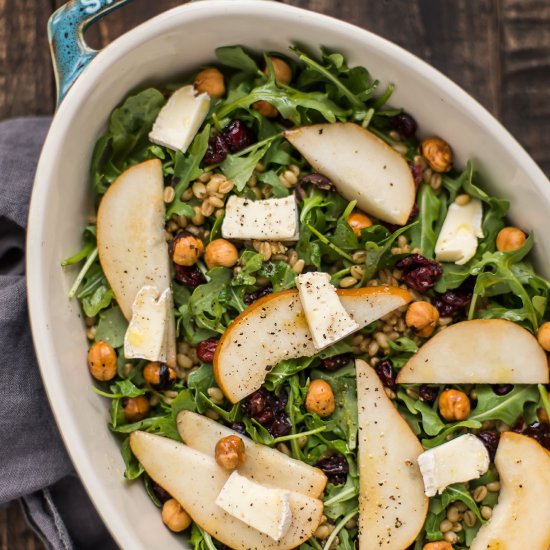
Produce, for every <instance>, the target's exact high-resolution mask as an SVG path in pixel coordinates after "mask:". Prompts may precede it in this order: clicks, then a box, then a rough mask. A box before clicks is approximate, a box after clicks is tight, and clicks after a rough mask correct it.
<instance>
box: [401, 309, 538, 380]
mask: <svg viewBox="0 0 550 550" xmlns="http://www.w3.org/2000/svg"><path fill="white" fill-rule="evenodd" d="M397 383H398V384H547V383H548V361H547V358H546V353H545V352H544V350H543V349H542V348H541V346H540V345H539V343H538V342H537V339H536V338H535V337H534V336H533V335H532V334H531V333H530V332H529V331H528V330H525V329H524V328H522V327H520V326H519V325H517V324H516V323H513V322H512V321H507V320H504V319H474V320H472V321H463V322H461V323H456V324H455V325H451V326H449V327H447V328H446V329H445V330H443V331H442V332H439V333H438V334H436V335H435V336H434V337H433V338H431V339H430V340H428V342H426V343H425V344H424V345H423V346H422V347H421V348H420V349H419V350H418V351H417V352H416V353H415V354H414V355H413V356H412V357H411V358H410V359H409V361H408V362H407V363H406V364H405V366H404V367H403V368H402V369H401V370H400V371H399V374H398V376H397Z"/></svg>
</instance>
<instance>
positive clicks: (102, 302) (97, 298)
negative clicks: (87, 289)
mask: <svg viewBox="0 0 550 550" xmlns="http://www.w3.org/2000/svg"><path fill="white" fill-rule="evenodd" d="M114 297H115V295H114V293H113V291H112V290H111V289H110V288H108V287H107V286H105V285H101V286H100V287H98V288H97V289H96V290H95V291H94V293H93V294H92V295H91V296H84V297H83V298H82V307H83V308H84V313H85V314H86V315H87V316H88V317H95V316H96V315H97V314H98V313H99V312H100V311H101V310H103V309H106V308H108V307H109V306H110V305H111V302H112V300H113V298H114Z"/></svg>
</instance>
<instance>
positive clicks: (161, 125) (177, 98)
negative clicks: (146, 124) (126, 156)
mask: <svg viewBox="0 0 550 550" xmlns="http://www.w3.org/2000/svg"><path fill="white" fill-rule="evenodd" d="M209 108H210V97H209V96H208V94H200V95H195V88H193V86H191V85H189V86H184V87H183V88H180V89H179V90H177V91H176V92H174V93H173V94H172V96H171V97H170V99H169V100H168V102H167V103H166V105H165V106H164V107H163V108H162V109H161V110H160V113H159V114H158V116H157V119H156V120H155V124H154V125H153V130H152V131H151V133H150V134H149V139H150V140H151V141H152V142H153V143H156V144H157V145H162V146H163V147H168V149H174V150H178V149H179V150H180V151H181V152H182V153H185V151H187V148H188V147H189V145H191V142H192V141H193V139H194V137H195V136H196V135H197V132H198V131H199V128H200V127H201V124H202V123H203V122H204V119H205V118H206V115H207V114H208V109H209Z"/></svg>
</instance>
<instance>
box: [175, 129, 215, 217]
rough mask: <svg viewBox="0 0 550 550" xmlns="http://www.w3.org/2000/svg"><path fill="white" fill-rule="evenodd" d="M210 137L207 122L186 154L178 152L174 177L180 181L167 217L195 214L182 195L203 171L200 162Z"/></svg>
mask: <svg viewBox="0 0 550 550" xmlns="http://www.w3.org/2000/svg"><path fill="white" fill-rule="evenodd" d="M209 138H210V125H209V124H207V125H206V126H205V127H204V128H203V130H202V131H201V132H200V133H198V134H197V135H196V136H195V138H194V139H193V142H192V143H191V147H189V150H188V151H187V152H186V153H185V154H183V153H182V152H181V151H177V152H176V157H175V159H176V160H175V164H174V178H175V179H176V180H177V181H178V183H177V185H176V187H175V189H174V191H175V195H174V200H173V201H172V203H171V204H170V206H169V207H168V208H167V209H166V219H169V218H170V217H171V216H172V215H173V214H176V215H178V216H187V217H191V216H194V215H195V211H194V210H193V208H191V206H190V205H188V204H187V203H185V202H183V201H182V200H181V195H182V193H183V192H184V191H185V190H186V189H187V188H188V187H189V184H190V183H191V182H192V181H193V180H195V179H196V178H198V177H199V176H200V175H201V174H202V172H203V171H202V170H201V169H200V163H201V161H202V159H203V157H204V155H205V153H206V150H207V149H208V139H209Z"/></svg>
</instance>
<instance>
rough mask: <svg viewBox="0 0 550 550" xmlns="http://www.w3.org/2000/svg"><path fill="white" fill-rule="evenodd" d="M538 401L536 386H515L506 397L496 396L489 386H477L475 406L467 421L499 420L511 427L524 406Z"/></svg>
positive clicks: (520, 414)
mask: <svg viewBox="0 0 550 550" xmlns="http://www.w3.org/2000/svg"><path fill="white" fill-rule="evenodd" d="M538 399H539V394H538V390H537V387H536V386H523V385H517V386H515V387H514V389H513V390H512V391H511V392H509V393H507V394H506V395H497V394H496V393H495V392H494V391H493V389H492V388H491V386H478V387H477V405H476V408H475V409H474V410H473V411H472V413H471V414H470V417H469V420H477V421H478V422H486V421H487V420H501V421H502V422H504V423H505V424H507V425H508V426H513V425H514V424H515V423H516V422H517V421H518V419H519V418H520V417H521V416H522V414H523V410H524V408H525V405H526V404H527V403H529V402H538Z"/></svg>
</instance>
